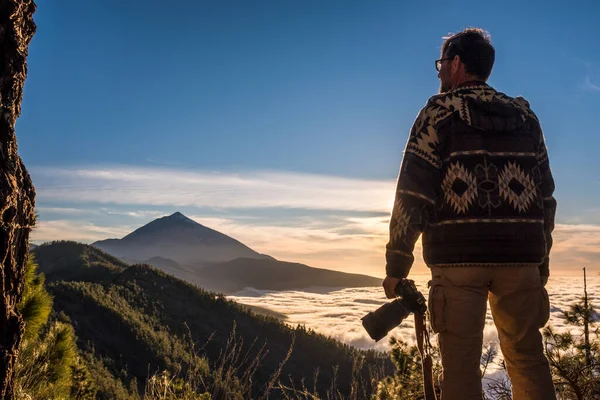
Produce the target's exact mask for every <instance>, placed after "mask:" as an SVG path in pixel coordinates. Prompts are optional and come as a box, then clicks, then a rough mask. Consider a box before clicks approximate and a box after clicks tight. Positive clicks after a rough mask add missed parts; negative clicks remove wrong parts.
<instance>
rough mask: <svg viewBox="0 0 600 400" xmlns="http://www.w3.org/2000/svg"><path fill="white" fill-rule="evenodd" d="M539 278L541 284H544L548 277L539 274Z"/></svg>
mask: <svg viewBox="0 0 600 400" xmlns="http://www.w3.org/2000/svg"><path fill="white" fill-rule="evenodd" d="M540 279H541V281H542V286H544V287H545V286H546V283H548V277H547V276H540Z"/></svg>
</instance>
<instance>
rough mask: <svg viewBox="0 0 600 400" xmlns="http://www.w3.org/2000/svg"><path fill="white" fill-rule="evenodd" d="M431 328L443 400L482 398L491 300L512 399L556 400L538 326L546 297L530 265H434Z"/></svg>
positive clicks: (543, 318) (544, 317)
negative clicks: (435, 336) (438, 356)
mask: <svg viewBox="0 0 600 400" xmlns="http://www.w3.org/2000/svg"><path fill="white" fill-rule="evenodd" d="M431 274H432V280H431V282H430V284H431V287H430V289H429V299H428V302H429V306H428V308H429V312H430V318H431V327H432V329H433V331H434V332H435V333H438V334H439V335H438V341H439V346H440V353H441V357H442V366H443V370H444V372H443V376H442V400H471V399H478V400H481V398H482V382H481V372H480V359H481V351H482V344H483V328H484V325H485V316H486V309H487V300H488V298H489V301H490V307H491V311H492V317H493V319H494V323H495V325H496V328H497V330H498V337H499V339H500V348H501V350H502V354H503V355H504V360H505V362H506V367H507V370H508V376H509V378H510V380H511V383H512V391H513V400H538V399H539V400H552V399H556V394H555V392H554V386H553V384H552V376H551V374H550V368H549V366H548V361H547V360H546V357H545V356H544V353H543V347H542V346H543V344H542V336H541V334H540V331H539V329H540V328H542V327H543V326H544V325H545V324H546V322H547V321H548V319H549V316H550V304H549V301H548V293H547V292H546V289H544V287H542V285H541V282H540V275H539V271H538V269H537V268H534V267H484V266H482V267H445V268H439V267H432V268H431Z"/></svg>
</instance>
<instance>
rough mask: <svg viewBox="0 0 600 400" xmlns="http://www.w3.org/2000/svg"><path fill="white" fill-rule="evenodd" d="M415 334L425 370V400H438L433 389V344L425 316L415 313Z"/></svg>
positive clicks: (422, 366)
mask: <svg viewBox="0 0 600 400" xmlns="http://www.w3.org/2000/svg"><path fill="white" fill-rule="evenodd" d="M414 315H415V333H416V335H417V348H418V349H419V354H420V355H421V368H422V370H423V389H424V392H425V400H437V397H436V395H435V389H434V387H433V360H432V358H431V352H430V350H431V342H430V341H429V332H428V331H427V329H426V324H425V318H426V317H425V314H418V313H415V314H414Z"/></svg>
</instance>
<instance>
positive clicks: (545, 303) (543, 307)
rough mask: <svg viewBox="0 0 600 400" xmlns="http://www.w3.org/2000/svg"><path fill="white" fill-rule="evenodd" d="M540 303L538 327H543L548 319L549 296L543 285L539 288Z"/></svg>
mask: <svg viewBox="0 0 600 400" xmlns="http://www.w3.org/2000/svg"><path fill="white" fill-rule="evenodd" d="M541 297H542V298H541V303H540V314H539V319H538V327H539V328H543V327H544V326H546V323H547V322H548V320H549V319H550V298H549V296H548V291H547V290H546V288H545V287H542V288H541Z"/></svg>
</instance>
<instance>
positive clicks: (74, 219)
mask: <svg viewBox="0 0 600 400" xmlns="http://www.w3.org/2000/svg"><path fill="white" fill-rule="evenodd" d="M32 175H33V178H34V183H35V184H36V188H37V190H38V204H39V205H40V206H39V208H38V212H39V213H40V221H39V225H38V227H37V229H36V230H35V231H34V232H33V239H34V240H35V241H37V242H43V241H48V240H55V239H70V240H78V241H83V242H91V241H95V240H100V239H105V238H107V237H122V236H124V235H125V234H127V233H128V232H130V231H132V230H133V229H135V228H137V227H139V226H141V225H143V224H145V223H147V222H149V221H151V220H152V219H154V218H157V217H160V216H163V215H168V214H171V213H172V212H174V211H177V210H179V211H182V212H184V213H185V214H186V215H188V216H190V217H191V218H193V219H195V220H196V221H197V222H199V223H201V224H203V225H206V226H209V227H211V228H213V229H216V230H218V231H221V232H223V233H225V234H227V235H229V236H232V237H234V238H236V239H238V240H240V241H241V242H243V243H245V244H247V245H248V246H250V247H252V248H253V249H255V250H256V251H259V252H261V253H266V254H270V255H272V256H274V257H276V258H278V259H281V260H286V261H296V262H302V263H305V264H308V265H311V266H315V267H322V268H330V269H336V270H342V271H348V272H356V273H365V274H370V275H374V276H382V274H383V270H384V262H385V260H384V248H385V244H386V242H387V238H388V221H389V210H390V208H391V202H392V201H393V192H394V185H395V182H394V181H393V180H387V181H386V180H364V179H349V178H340V177H333V176H321V175H309V174H297V173H284V172H247V173H243V174H234V173H212V172H189V171H182V170H173V169H157V168H134V167H104V168H85V169H72V170H71V169H56V168H51V169H47V168H33V169H32ZM421 253H422V248H421V244H420V241H419V242H417V246H416V248H415V257H416V260H415V266H414V267H413V273H417V274H419V273H427V272H428V271H427V268H426V267H425V265H424V264H423V261H422V256H421ZM583 266H587V267H589V268H592V269H593V268H596V269H600V226H598V225H583V224H580V225H567V224H558V225H557V226H556V229H555V233H554V246H553V249H552V253H551V271H552V274H561V273H568V272H578V271H580V268H581V267H583Z"/></svg>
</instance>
